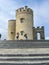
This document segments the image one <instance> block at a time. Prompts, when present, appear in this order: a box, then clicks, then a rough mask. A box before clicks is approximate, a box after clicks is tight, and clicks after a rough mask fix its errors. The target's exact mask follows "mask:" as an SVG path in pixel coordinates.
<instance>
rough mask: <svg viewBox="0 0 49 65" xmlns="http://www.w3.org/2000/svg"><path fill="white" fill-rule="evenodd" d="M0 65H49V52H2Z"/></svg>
mask: <svg viewBox="0 0 49 65" xmlns="http://www.w3.org/2000/svg"><path fill="white" fill-rule="evenodd" d="M0 65H49V54H0Z"/></svg>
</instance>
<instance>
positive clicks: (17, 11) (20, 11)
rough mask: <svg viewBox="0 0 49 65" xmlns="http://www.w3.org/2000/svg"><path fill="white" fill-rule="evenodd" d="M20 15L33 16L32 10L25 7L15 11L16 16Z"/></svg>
mask: <svg viewBox="0 0 49 65" xmlns="http://www.w3.org/2000/svg"><path fill="white" fill-rule="evenodd" d="M21 13H28V14H33V11H32V9H30V8H28V7H27V6H25V7H22V8H19V9H17V10H16V15H17V14H21Z"/></svg>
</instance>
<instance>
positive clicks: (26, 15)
mask: <svg viewBox="0 0 49 65" xmlns="http://www.w3.org/2000/svg"><path fill="white" fill-rule="evenodd" d="M32 28H33V11H32V9H30V8H28V7H27V6H25V7H22V8H19V9H17V10H16V35H15V39H16V40H33V29H32Z"/></svg>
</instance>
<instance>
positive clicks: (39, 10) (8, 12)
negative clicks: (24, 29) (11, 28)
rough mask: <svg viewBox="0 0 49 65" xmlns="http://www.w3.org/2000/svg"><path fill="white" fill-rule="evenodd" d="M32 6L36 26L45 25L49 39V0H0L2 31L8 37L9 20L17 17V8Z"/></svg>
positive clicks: (46, 36) (0, 27)
mask: <svg viewBox="0 0 49 65" xmlns="http://www.w3.org/2000/svg"><path fill="white" fill-rule="evenodd" d="M26 5H27V6H28V7H30V8H31V9H32V10H33V11H34V26H35V27H37V26H40V27H41V26H44V27H45V29H44V30H45V38H46V39H49V0H0V33H1V34H2V40H3V39H7V30H8V20H9V19H15V15H16V14H15V10H16V9H18V8H20V7H24V6H26Z"/></svg>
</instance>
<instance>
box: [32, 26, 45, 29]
mask: <svg viewBox="0 0 49 65" xmlns="http://www.w3.org/2000/svg"><path fill="white" fill-rule="evenodd" d="M33 29H44V26H41V27H40V26H38V27H36V28H35V27H33Z"/></svg>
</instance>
